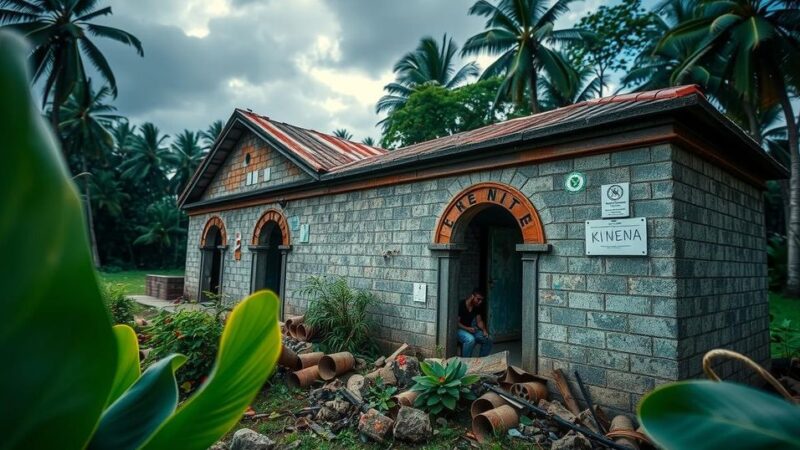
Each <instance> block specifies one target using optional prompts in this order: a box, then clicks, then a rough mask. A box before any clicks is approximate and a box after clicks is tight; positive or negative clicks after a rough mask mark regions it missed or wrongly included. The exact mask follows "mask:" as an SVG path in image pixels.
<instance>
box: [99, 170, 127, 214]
mask: <svg viewBox="0 0 800 450" xmlns="http://www.w3.org/2000/svg"><path fill="white" fill-rule="evenodd" d="M89 188H90V190H91V194H92V201H93V202H94V203H95V204H97V208H98V209H99V210H104V211H105V212H107V213H108V214H109V215H110V216H111V217H119V216H120V214H122V210H123V206H124V205H125V203H126V202H127V201H128V200H130V198H131V196H130V195H129V194H128V193H127V192H125V190H124V188H123V186H122V182H121V181H120V179H119V176H118V174H117V172H116V171H114V170H110V169H109V170H104V169H100V170H96V171H94V173H92V178H91V183H90V185H89Z"/></svg>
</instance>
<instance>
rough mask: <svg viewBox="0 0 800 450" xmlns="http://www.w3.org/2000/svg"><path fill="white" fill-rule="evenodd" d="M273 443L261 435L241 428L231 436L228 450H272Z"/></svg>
mask: <svg viewBox="0 0 800 450" xmlns="http://www.w3.org/2000/svg"><path fill="white" fill-rule="evenodd" d="M274 447H275V443H274V442H272V440H271V439H270V438H268V437H266V436H264V435H263V434H261V433H256V432H255V431H253V430H251V429H249V428H242V429H241V430H239V431H237V432H236V433H234V434H233V439H231V446H230V450H272V449H273V448H274Z"/></svg>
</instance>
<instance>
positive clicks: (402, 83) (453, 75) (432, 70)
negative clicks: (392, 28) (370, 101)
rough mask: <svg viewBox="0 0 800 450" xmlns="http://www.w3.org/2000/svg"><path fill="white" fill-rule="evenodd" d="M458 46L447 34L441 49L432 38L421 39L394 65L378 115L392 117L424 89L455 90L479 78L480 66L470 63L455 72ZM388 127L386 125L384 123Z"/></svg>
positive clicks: (379, 104) (384, 88) (378, 108)
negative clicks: (418, 90) (382, 114)
mask: <svg viewBox="0 0 800 450" xmlns="http://www.w3.org/2000/svg"><path fill="white" fill-rule="evenodd" d="M457 53H458V45H456V43H455V42H453V38H448V37H447V34H445V35H443V36H442V43H441V45H440V44H439V43H438V42H436V40H435V39H434V38H432V37H430V36H426V37H424V38H422V39H421V40H420V42H419V45H417V48H416V49H414V51H412V52H409V53H406V54H405V55H403V57H402V58H400V60H399V61H397V63H396V64H395V65H394V69H393V70H394V73H395V81H394V82H392V83H389V84H387V85H386V86H384V87H383V90H384V91H386V92H387V95H384V96H383V97H381V99H380V100H378V104H377V105H376V107H375V110H376V112H378V113H381V112H387V113H389V114H391V113H392V111H394V110H396V109H397V108H400V107H402V106H403V105H405V103H406V101H407V100H408V96H409V95H411V94H412V93H413V92H414V91H415V90H416V89H418V88H419V87H421V86H426V85H430V84H435V85H438V86H442V87H444V88H446V89H453V88H455V87H458V86H459V85H461V84H463V83H464V82H465V81H467V80H469V79H470V78H473V77H476V76H478V73H479V69H478V65H477V64H476V63H474V62H470V63H467V64H464V65H463V66H461V67H460V68H459V69H458V70H456V69H455V64H456V61H455V58H456V55H457ZM381 123H384V126H385V127H386V122H385V121H382V122H381Z"/></svg>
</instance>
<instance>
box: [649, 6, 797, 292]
mask: <svg viewBox="0 0 800 450" xmlns="http://www.w3.org/2000/svg"><path fill="white" fill-rule="evenodd" d="M795 3H796V2H790V1H780V0H726V1H719V0H709V1H705V2H703V3H702V4H701V7H700V8H701V14H700V16H699V17H698V18H696V19H692V20H688V21H686V22H683V23H681V24H679V25H678V26H676V27H675V28H673V29H672V30H670V31H669V33H667V34H666V35H665V36H664V37H663V38H662V40H661V42H660V43H659V45H658V47H657V49H659V48H663V47H666V46H668V45H671V43H674V42H681V41H682V40H686V39H692V38H695V37H696V36H697V35H698V34H702V35H703V36H704V37H703V40H702V42H701V43H700V45H698V46H697V48H696V49H695V50H694V52H693V53H692V54H691V55H689V57H688V58H686V59H685V60H683V61H682V62H681V64H679V65H678V66H677V67H676V69H675V72H674V73H673V75H672V82H673V84H677V83H680V82H682V80H683V79H685V78H686V76H687V75H688V74H689V73H690V71H691V70H692V68H693V67H695V66H697V65H699V64H702V63H703V62H704V61H708V60H712V61H717V62H721V64H722V65H721V66H720V69H721V73H720V76H721V78H723V79H724V80H725V81H727V82H728V83H730V86H731V87H732V89H733V91H734V92H735V93H736V94H737V95H738V96H739V98H740V99H741V101H742V103H743V104H745V105H753V106H755V107H757V108H758V109H759V110H766V109H768V108H769V107H771V106H772V105H775V104H777V105H780V107H781V109H782V111H783V115H784V121H785V122H786V136H787V141H788V150H789V156H790V161H791V163H790V170H791V178H790V189H789V191H790V192H789V205H790V211H789V229H788V239H787V244H788V247H789V258H788V272H789V273H788V280H787V283H786V290H787V293H789V294H791V295H798V294H800V155H799V154H798V146H797V144H798V136H797V124H796V123H795V117H794V111H793V108H792V103H791V99H790V98H789V92H790V89H792V88H794V89H797V88H798V85H800V76H798V74H800V39H799V38H798V32H800V23H799V22H798V20H797V19H798V18H800V16H799V15H798V11H797V8H796V4H795Z"/></svg>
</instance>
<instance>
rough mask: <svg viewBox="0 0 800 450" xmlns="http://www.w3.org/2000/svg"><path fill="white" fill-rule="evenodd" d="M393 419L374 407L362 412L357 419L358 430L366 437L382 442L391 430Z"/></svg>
mask: <svg viewBox="0 0 800 450" xmlns="http://www.w3.org/2000/svg"><path fill="white" fill-rule="evenodd" d="M393 426H394V420H392V419H390V418H389V417H386V416H384V415H383V414H381V413H380V412H378V410H376V409H370V410H369V411H367V412H365V413H362V414H361V416H360V417H359V419H358V431H359V432H360V433H361V434H363V435H364V436H367V437H368V438H370V439H372V440H374V441H377V442H384V441H385V440H386V438H387V437H388V436H389V434H390V433H391V432H392V427H393Z"/></svg>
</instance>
